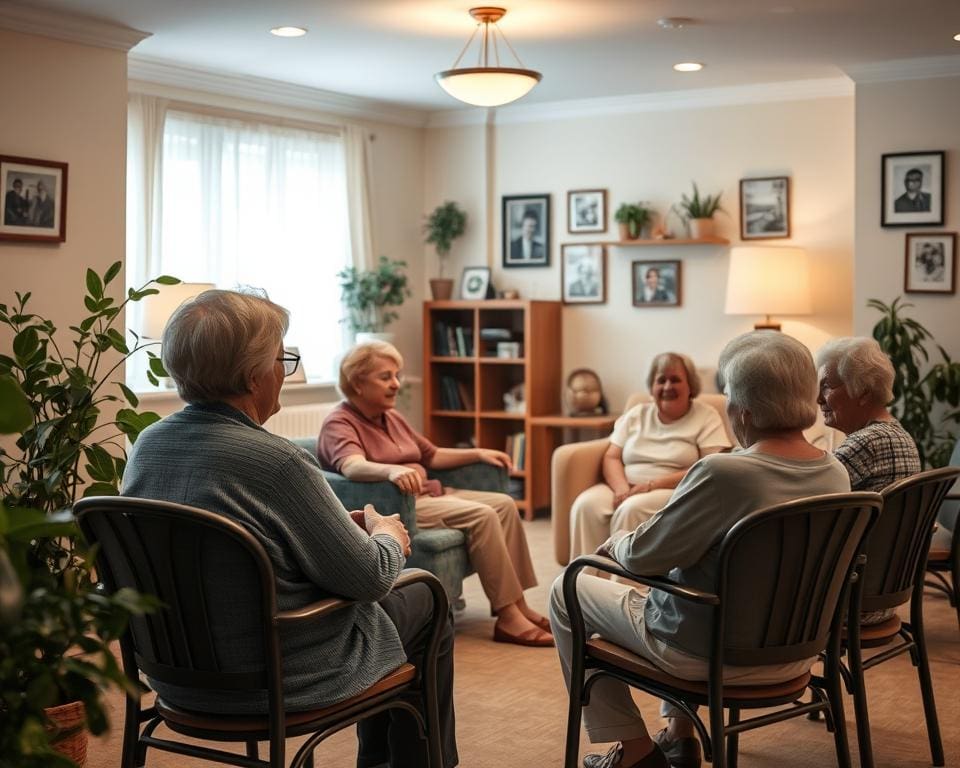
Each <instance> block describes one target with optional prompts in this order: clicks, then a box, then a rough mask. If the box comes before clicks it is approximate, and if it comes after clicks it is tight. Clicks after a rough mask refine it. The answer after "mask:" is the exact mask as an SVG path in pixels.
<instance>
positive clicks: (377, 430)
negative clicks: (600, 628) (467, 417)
mask: <svg viewBox="0 0 960 768" xmlns="http://www.w3.org/2000/svg"><path fill="white" fill-rule="evenodd" d="M401 368H403V358H402V357H401V356H400V353H399V352H398V351H397V350H396V348H395V347H394V346H393V345H392V344H387V343H386V342H382V341H377V342H369V343H366V344H359V345H357V346H356V347H354V348H353V349H352V350H350V351H349V352H348V353H347V355H346V357H344V358H343V362H342V363H341V364H340V392H341V393H342V394H343V396H344V397H345V398H346V400H345V401H344V402H342V403H340V405H338V406H337V407H336V408H335V409H334V410H333V411H332V412H331V413H330V415H329V416H327V418H326V420H325V421H324V422H323V426H322V427H321V429H320V438H319V440H318V445H317V453H318V455H319V457H320V461H321V462H322V463H323V465H324V467H325V468H327V469H331V470H333V471H334V472H339V473H340V474H342V475H344V476H346V477H348V478H350V479H351V480H360V481H378V480H388V481H390V482H391V483H393V484H394V485H396V486H397V488H399V489H400V491H401V492H403V493H408V494H410V495H412V496H414V497H416V513H417V525H418V526H420V527H421V528H438V527H442V528H455V529H457V530H461V531H464V532H465V533H466V534H467V554H468V556H469V558H470V563H471V564H472V565H473V568H474V570H475V571H476V572H477V574H478V575H479V577H480V584H481V585H482V586H483V590H484V592H486V594H487V597H488V599H489V600H490V607H491V608H492V610H493V612H494V613H495V614H496V616H497V621H496V624H495V626H494V630H493V639H494V640H496V641H498V642H505V643H517V644H519V645H534V646H552V645H553V637H552V636H551V634H550V632H549V631H548V630H549V627H550V625H549V622H548V621H547V619H546V618H545V617H543V616H541V615H540V614H539V613H537V612H536V611H534V610H533V609H532V608H530V607H529V606H528V605H527V603H526V601H525V600H524V598H523V591H524V590H525V589H529V588H530V587H532V586H534V585H535V584H536V583H537V579H536V576H535V575H534V572H533V563H532V562H531V561H530V551H529V549H528V548H527V540H526V536H525V534H524V532H523V526H522V525H521V524H520V518H519V515H518V514H517V506H516V504H515V503H514V501H513V499H511V498H510V497H509V496H507V495H506V494H503V493H489V492H481V491H467V490H453V489H450V488H446V489H445V488H441V487H440V483H439V482H438V481H436V480H428V479H427V472H426V470H427V469H434V468H435V469H449V468H451V467H459V466H462V465H464V464H471V463H474V462H477V461H483V462H486V463H487V464H492V465H494V466H498V467H509V466H510V458H509V457H508V456H507V454H505V453H503V452H502V451H494V450H490V449H488V448H469V449H466V448H438V447H437V446H435V445H433V443H431V442H430V441H429V440H427V439H426V438H425V437H423V436H422V435H420V434H418V433H417V432H416V431H414V429H413V428H412V427H411V426H410V425H409V424H408V423H407V421H406V419H404V418H403V416H401V415H400V414H399V413H397V411H396V410H395V408H394V406H395V405H396V401H397V392H398V391H399V390H400V370H401Z"/></svg>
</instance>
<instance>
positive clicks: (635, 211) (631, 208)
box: [613, 203, 653, 238]
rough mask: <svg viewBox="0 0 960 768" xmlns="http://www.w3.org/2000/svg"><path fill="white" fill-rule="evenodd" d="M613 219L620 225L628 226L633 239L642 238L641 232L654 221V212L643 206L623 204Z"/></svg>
mask: <svg viewBox="0 0 960 768" xmlns="http://www.w3.org/2000/svg"><path fill="white" fill-rule="evenodd" d="M613 218H614V219H616V220H617V222H618V223H619V224H626V225H627V230H628V232H629V233H630V237H631V238H637V237H639V236H640V232H641V230H642V229H643V228H644V227H645V226H647V224H649V223H650V222H651V220H652V219H653V211H652V210H650V209H649V208H646V207H644V206H642V205H635V204H633V203H621V205H620V207H619V208H617V211H616V213H614V214H613Z"/></svg>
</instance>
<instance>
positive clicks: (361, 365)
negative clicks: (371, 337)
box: [337, 341, 403, 400]
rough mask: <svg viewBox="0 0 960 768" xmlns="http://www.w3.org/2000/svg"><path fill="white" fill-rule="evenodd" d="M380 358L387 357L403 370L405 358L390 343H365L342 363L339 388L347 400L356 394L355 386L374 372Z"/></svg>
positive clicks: (347, 355)
mask: <svg viewBox="0 0 960 768" xmlns="http://www.w3.org/2000/svg"><path fill="white" fill-rule="evenodd" d="M378 357H385V358H387V359H388V360H392V361H393V362H394V363H396V364H397V368H403V356H402V355H401V354H400V353H399V352H398V351H397V348H396V347H395V346H393V344H391V343H390V342H388V341H365V342H364V343H363V344H357V345H356V346H355V347H354V348H353V349H351V350H350V351H349V352H347V354H346V355H344V358H343V360H341V361H340V380H339V381H338V382H337V388H338V389H339V390H340V394H341V395H343V396H344V397H345V398H347V400H349V399H350V396H351V395H352V394H354V384H355V383H356V382H357V381H358V380H359V379H362V378H363V377H364V376H366V375H367V374H368V373H370V371H372V370H373V366H374V364H375V363H376V360H377V358H378Z"/></svg>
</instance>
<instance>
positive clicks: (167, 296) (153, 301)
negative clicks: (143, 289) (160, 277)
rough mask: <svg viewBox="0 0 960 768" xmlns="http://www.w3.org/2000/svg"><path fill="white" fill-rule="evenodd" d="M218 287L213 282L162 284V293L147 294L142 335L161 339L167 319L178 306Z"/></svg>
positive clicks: (144, 301)
mask: <svg viewBox="0 0 960 768" xmlns="http://www.w3.org/2000/svg"><path fill="white" fill-rule="evenodd" d="M216 287H217V286H215V285H214V284H213V283H177V285H161V286H160V288H159V290H160V293H156V294H153V295H151V296H147V297H146V298H144V300H143V333H142V334H141V335H142V336H143V337H144V338H146V339H159V338H160V337H161V336H163V329H164V326H166V324H167V320H169V319H170V316H171V315H172V314H173V313H174V312H175V311H176V309H177V307H179V306H180V305H181V304H183V302H185V301H186V300H187V299H192V298H193V297H194V296H199V295H200V294H201V293H203V292H204V291H208V290H210V289H211V288H216Z"/></svg>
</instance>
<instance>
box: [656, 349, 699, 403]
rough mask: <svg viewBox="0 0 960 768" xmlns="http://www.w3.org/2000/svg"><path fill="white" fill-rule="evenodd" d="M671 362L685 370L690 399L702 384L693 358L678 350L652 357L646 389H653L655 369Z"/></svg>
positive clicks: (695, 394)
mask: <svg viewBox="0 0 960 768" xmlns="http://www.w3.org/2000/svg"><path fill="white" fill-rule="evenodd" d="M671 363H676V364H678V365H682V366H683V370H685V371H686V372H687V386H688V387H690V399H691V400H692V399H693V398H695V397H696V396H697V395H699V394H700V390H701V389H703V385H702V384H701V383H700V374H699V373H698V372H697V367H696V366H695V365H694V364H693V360H691V359H690V358H689V357H687V356H686V355H683V354H681V353H679V352H661V353H660V354H659V355H657V356H656V357H655V358H653V360H652V362H651V363H650V371H649V372H648V373H647V391H650V392H652V391H653V380H654V379H655V378H657V371H659V370H662V369H663V368H665V367H666V366H668V365H670V364H671Z"/></svg>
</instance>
